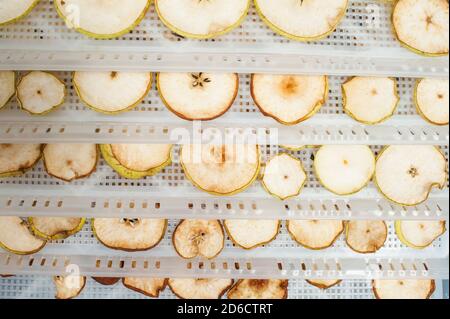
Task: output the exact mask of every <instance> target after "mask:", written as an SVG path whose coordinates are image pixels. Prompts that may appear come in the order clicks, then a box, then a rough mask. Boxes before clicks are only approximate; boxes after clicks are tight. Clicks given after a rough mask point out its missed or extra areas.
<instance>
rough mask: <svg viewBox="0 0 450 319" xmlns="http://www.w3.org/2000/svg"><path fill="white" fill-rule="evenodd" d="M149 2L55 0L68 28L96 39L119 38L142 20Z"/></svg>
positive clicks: (141, 0)
mask: <svg viewBox="0 0 450 319" xmlns="http://www.w3.org/2000/svg"><path fill="white" fill-rule="evenodd" d="M150 3H151V0H108V1H104V0H55V1H54V4H55V8H56V11H57V12H58V14H59V16H60V17H61V18H62V19H63V20H64V21H65V22H66V24H67V26H68V27H70V28H73V29H75V30H76V31H78V32H80V33H82V34H84V35H87V36H89V37H93V38H97V39H110V38H116V37H120V36H122V35H124V34H126V33H128V32H130V31H131V30H132V29H134V28H135V27H136V26H137V25H138V24H139V23H140V22H141V21H142V19H143V18H144V17H145V14H146V13H147V10H148V8H149V7H150Z"/></svg>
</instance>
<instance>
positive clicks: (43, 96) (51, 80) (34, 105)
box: [17, 71, 66, 115]
mask: <svg viewBox="0 0 450 319" xmlns="http://www.w3.org/2000/svg"><path fill="white" fill-rule="evenodd" d="M65 97H66V86H65V84H64V83H63V82H62V81H61V80H59V79H58V78H57V77H56V76H54V75H53V74H51V73H48V72H41V71H33V72H30V73H28V74H27V75H25V76H24V77H22V78H21V79H20V81H19V83H18V84H17V100H18V101H19V104H20V107H21V108H22V109H23V110H25V111H27V112H28V113H30V114H32V115H44V114H47V113H49V112H51V111H53V110H54V109H56V108H57V107H59V106H60V105H62V104H63V103H64V99H65Z"/></svg>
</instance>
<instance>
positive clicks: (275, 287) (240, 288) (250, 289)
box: [228, 279, 289, 299]
mask: <svg viewBox="0 0 450 319" xmlns="http://www.w3.org/2000/svg"><path fill="white" fill-rule="evenodd" d="M288 285H289V282H288V281H287V280H279V279H276V280H275V279H268V280H259V279H258V280H257V279H244V280H239V281H238V282H237V283H236V284H235V285H234V286H233V287H232V288H231V289H230V291H229V292H228V299H287V297H288Z"/></svg>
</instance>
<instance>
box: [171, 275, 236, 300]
mask: <svg viewBox="0 0 450 319" xmlns="http://www.w3.org/2000/svg"><path fill="white" fill-rule="evenodd" d="M168 284H169V287H170V289H171V290H172V292H173V293H174V294H175V295H176V296H177V297H178V298H181V299H220V298H221V297H222V296H223V295H224V294H225V293H226V292H227V291H228V290H229V289H230V287H231V286H232V285H233V280H232V279H184V278H183V279H169V281H168Z"/></svg>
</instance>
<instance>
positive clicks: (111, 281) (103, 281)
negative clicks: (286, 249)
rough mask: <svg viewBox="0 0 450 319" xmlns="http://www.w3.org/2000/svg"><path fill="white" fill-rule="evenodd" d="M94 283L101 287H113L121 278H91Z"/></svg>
mask: <svg viewBox="0 0 450 319" xmlns="http://www.w3.org/2000/svg"><path fill="white" fill-rule="evenodd" d="M92 279H94V280H95V281H96V282H98V283H99V284H100V285H103V286H113V285H115V284H117V283H118V282H119V281H120V280H121V279H122V278H116V277H92Z"/></svg>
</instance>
